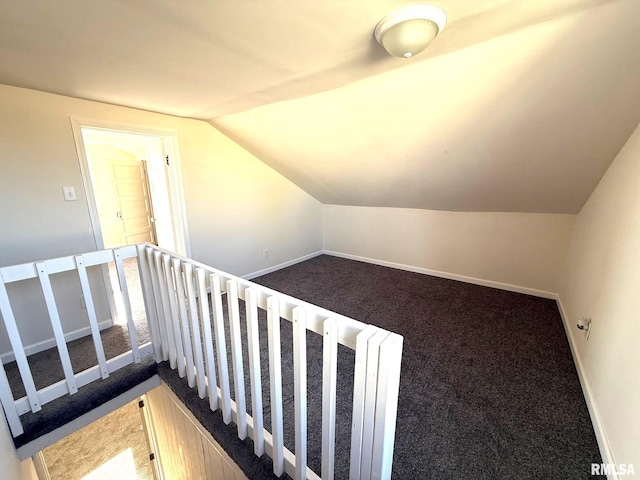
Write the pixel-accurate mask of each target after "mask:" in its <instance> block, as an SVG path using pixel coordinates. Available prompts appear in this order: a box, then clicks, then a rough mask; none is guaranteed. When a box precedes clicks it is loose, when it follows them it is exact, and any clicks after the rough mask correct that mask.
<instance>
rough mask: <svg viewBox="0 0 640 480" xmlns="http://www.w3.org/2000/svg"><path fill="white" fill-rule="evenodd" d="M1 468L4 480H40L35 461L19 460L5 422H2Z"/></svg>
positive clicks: (0, 440)
mask: <svg viewBox="0 0 640 480" xmlns="http://www.w3.org/2000/svg"><path fill="white" fill-rule="evenodd" d="M0 468H2V478H4V479H7V480H38V477H37V474H36V471H35V468H34V466H33V461H32V460H31V459H30V458H28V459H26V460H25V461H23V462H21V461H20V459H19V458H18V454H17V453H16V450H15V448H14V445H13V440H11V434H10V433H9V429H8V428H7V424H6V423H5V422H4V420H0Z"/></svg>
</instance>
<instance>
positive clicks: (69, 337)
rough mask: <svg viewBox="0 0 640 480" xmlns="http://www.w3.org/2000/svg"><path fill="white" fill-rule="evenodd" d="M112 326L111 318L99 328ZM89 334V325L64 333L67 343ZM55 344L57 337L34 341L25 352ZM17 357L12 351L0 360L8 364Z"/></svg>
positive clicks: (28, 352)
mask: <svg viewBox="0 0 640 480" xmlns="http://www.w3.org/2000/svg"><path fill="white" fill-rule="evenodd" d="M112 326H113V321H112V320H111V319H110V318H109V319H107V320H104V321H102V322H100V323H98V328H99V329H100V330H104V329H105V328H109V327H112ZM89 335H91V327H90V326H88V325H87V326H86V327H82V328H79V329H77V330H74V331H73V332H69V333H66V334H65V335H64V339H65V341H66V343H69V342H71V341H73V340H77V339H78V338H82V337H87V336H89ZM55 346H56V340H55V338H49V339H47V340H43V341H41V342H36V343H32V344H31V345H27V346H26V347H24V352H25V353H26V355H27V356H29V355H33V354H34V353H39V352H42V351H44V350H48V349H50V348H53V347H55ZM15 359H16V358H15V356H14V355H13V352H12V351H10V352H5V353H3V354H0V361H2V363H3V364H6V363H8V362H13V361H14V360H15Z"/></svg>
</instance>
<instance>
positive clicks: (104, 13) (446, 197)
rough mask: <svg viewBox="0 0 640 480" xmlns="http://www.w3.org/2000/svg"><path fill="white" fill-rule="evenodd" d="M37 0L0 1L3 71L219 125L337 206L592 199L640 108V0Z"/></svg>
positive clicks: (42, 86) (536, 207) (558, 206)
mask: <svg viewBox="0 0 640 480" xmlns="http://www.w3.org/2000/svg"><path fill="white" fill-rule="evenodd" d="M410 3H415V2H398V1H391V2H390V1H388V0H386V1H383V0H367V1H365V0H359V1H349V2H345V1H322V2H320V1H317V0H298V1H276V0H261V1H242V2H231V1H227V0H209V1H204V0H200V1H190V2H175V1H173V0H155V1H153V2H152V1H133V2H132V1H128V0H112V1H109V2H86V1H84V0H63V1H59V2H51V1H47V0H30V1H28V2H3V5H2V7H0V59H1V60H0V83H5V84H9V85H16V86H22V87H27V88H33V89H36V90H43V91H47V92H53V93H60V94H64V95H69V96H73V97H79V98H87V99H92V100H98V101H104V102H108V103H114V104H118V105H126V106H132V107H137V108H142V109H147V110H152V111H158V112H164V113H171V114H174V115H180V116H186V117H193V118H199V119H205V120H208V121H211V122H212V124H213V125H214V126H216V127H217V128H219V129H220V130H222V131H223V132H225V133H226V134H227V135H229V136H230V137H231V138H233V139H234V140H235V141H236V142H238V143H239V144H240V145H242V146H244V147H245V148H246V149H247V150H249V151H251V152H252V153H254V154H255V155H256V156H257V157H258V158H260V159H261V160H262V161H264V162H266V163H267V164H269V165H271V166H272V167H273V168H275V169H276V170H278V171H280V172H281V173H282V174H283V175H285V176H286V177H288V178H289V179H291V180H292V181H293V182H295V183H296V184H298V185H299V186H300V187H301V188H303V189H305V190H306V191H308V192H309V193H310V194H312V195H314V196H315V197H316V198H317V199H318V200H320V201H322V202H323V203H332V204H346V205H370V206H392V207H412V208H427V209H440V210H460V211H518V212H549V213H576V212H577V211H578V210H579V209H580V208H581V206H582V205H583V203H584V202H585V200H586V199H587V198H588V196H589V194H590V193H591V192H592V191H593V189H594V187H595V186H596V184H597V182H598V181H599V179H600V177H601V176H602V174H603V173H604V171H605V170H606V169H607V167H608V166H609V164H610V163H611V161H612V160H613V158H614V157H615V155H616V153H617V152H618V151H619V150H620V148H621V147H622V145H623V144H624V142H625V141H626V139H627V138H628V137H629V135H630V134H631V132H632V131H633V129H634V128H635V126H636V125H637V124H638V121H639V120H640V35H639V34H638V32H639V31H640V1H637V0H563V1H558V0H484V1H482V2H479V1H477V0H439V1H437V2H432V3H434V4H437V5H439V6H440V7H442V8H443V9H444V10H445V11H446V12H447V15H448V25H447V27H446V28H445V30H444V31H443V32H442V33H441V34H440V35H439V36H438V37H437V38H436V40H435V41H434V42H433V43H432V44H431V45H430V46H429V48H428V49H427V50H426V51H425V52H424V53H422V54H421V55H419V56H417V57H414V58H412V59H409V60H405V59H397V58H392V57H389V56H388V55H387V54H386V53H385V52H384V50H382V48H381V47H380V46H379V45H378V44H377V43H376V41H375V39H374V38H373V28H374V27H375V25H376V23H377V22H378V21H379V20H380V19H381V18H382V17H383V16H384V15H386V14H387V13H389V12H390V11H391V10H393V9H394V8H396V7H400V6H404V5H407V4H410Z"/></svg>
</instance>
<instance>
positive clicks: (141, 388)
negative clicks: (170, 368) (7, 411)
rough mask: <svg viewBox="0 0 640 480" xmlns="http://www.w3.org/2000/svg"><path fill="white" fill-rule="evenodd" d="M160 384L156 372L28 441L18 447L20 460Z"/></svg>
mask: <svg viewBox="0 0 640 480" xmlns="http://www.w3.org/2000/svg"><path fill="white" fill-rule="evenodd" d="M159 386H160V377H159V376H158V375H157V374H156V375H154V376H153V377H151V378H149V379H147V380H145V381H144V382H142V383H139V384H138V385H136V386H135V387H133V388H131V389H130V390H127V391H126V392H124V393H123V394H121V395H118V396H117V397H116V398H112V399H111V400H109V401H108V402H105V403H103V404H102V405H100V406H98V407H96V408H94V409H93V410H91V411H89V412H87V413H85V414H84V415H81V416H79V417H78V418H76V419H74V420H71V421H70V422H69V423H66V424H64V425H62V426H61V427H58V428H56V429H55V430H53V431H52V432H49V433H45V434H44V435H42V436H41V437H38V438H36V439H35V440H33V441H31V442H29V443H27V444H26V445H23V446H21V447H20V448H18V449H16V450H17V452H18V458H19V459H20V460H26V459H27V458H29V457H32V456H33V455H35V454H36V453H37V452H39V451H40V450H44V449H45V448H47V447H48V446H50V445H53V444H54V443H56V442H57V441H58V440H61V439H63V438H64V437H66V436H68V435H71V434H72V433H73V432H76V431H78V430H80V429H81V428H82V427H86V426H87V425H89V424H90V423H92V422H95V421H96V420H98V419H99V418H102V417H104V416H105V415H108V414H109V413H111V412H114V411H115V410H117V409H119V408H120V407H123V406H125V405H126V404H127V403H130V402H133V401H134V400H136V399H137V398H139V397H141V396H142V395H144V394H145V393H147V392H150V391H151V390H153V389H154V388H156V387H159Z"/></svg>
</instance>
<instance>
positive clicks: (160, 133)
mask: <svg viewBox="0 0 640 480" xmlns="http://www.w3.org/2000/svg"><path fill="white" fill-rule="evenodd" d="M69 119H70V121H71V129H72V131H73V138H74V141H75V144H76V151H77V153H78V162H79V163H80V171H81V173H82V183H83V186H84V191H85V193H86V196H87V204H88V208H89V218H90V220H91V227H92V229H93V237H94V240H95V244H96V249H97V250H103V249H104V239H103V236H102V229H101V228H100V220H99V218H98V207H97V203H96V199H95V194H94V191H93V183H92V182H91V174H90V168H89V161H88V159H87V152H86V149H85V146H84V140H83V138H82V128H83V127H86V128H98V129H102V130H111V131H116V132H119V133H131V134H137V135H150V136H155V137H161V138H162V139H163V141H164V147H165V152H166V154H167V155H168V156H169V158H170V159H171V160H170V161H171V166H172V167H173V168H169V169H168V180H169V182H168V183H169V196H170V201H171V207H172V216H173V218H172V222H173V228H174V238H175V242H176V245H175V247H176V253H177V254H179V255H182V256H185V257H189V258H191V245H190V241H189V228H188V225H187V214H186V212H187V208H186V204H185V199H184V186H183V181H182V165H181V162H180V155H179V150H178V134H177V132H175V131H173V130H163V129H158V128H149V127H146V126H141V125H131V124H125V123H119V122H110V121H104V120H95V119H87V118H79V117H73V116H69ZM152 201H153V200H152Z"/></svg>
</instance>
